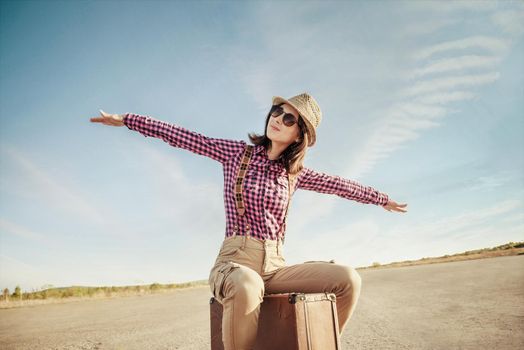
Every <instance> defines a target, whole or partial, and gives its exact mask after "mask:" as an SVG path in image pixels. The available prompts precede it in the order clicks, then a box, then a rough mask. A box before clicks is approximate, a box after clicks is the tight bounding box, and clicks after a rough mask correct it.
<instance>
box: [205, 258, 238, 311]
mask: <svg viewBox="0 0 524 350" xmlns="http://www.w3.org/2000/svg"><path fill="white" fill-rule="evenodd" d="M239 267H240V264H238V263H236V262H234V261H228V262H224V263H221V264H220V265H219V267H216V268H215V269H214V271H212V272H211V276H210V278H209V282H210V287H211V291H212V293H213V296H214V297H215V299H216V300H217V301H218V302H219V303H221V304H222V300H223V299H224V298H225V295H224V291H223V289H224V282H225V280H226V278H227V277H228V276H229V275H230V274H231V272H233V271H234V270H235V269H238V268H239Z"/></svg>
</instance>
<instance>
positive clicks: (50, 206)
mask: <svg viewBox="0 0 524 350" xmlns="http://www.w3.org/2000/svg"><path fill="white" fill-rule="evenodd" d="M1 150H2V158H3V162H4V164H7V166H8V167H9V168H10V169H11V170H12V174H16V175H10V177H9V178H7V176H8V175H7V173H3V174H2V176H1V183H2V187H3V190H4V191H7V192H9V193H11V194H13V195H14V196H16V197H19V198H20V199H22V198H23V199H24V200H31V201H32V202H33V204H35V205H40V206H42V208H44V209H43V210H46V211H49V213H50V215H51V212H54V213H60V214H62V215H63V216H64V217H66V216H67V217H68V218H71V217H76V218H78V220H79V221H80V222H88V223H90V224H93V223H94V224H95V225H96V226H98V227H99V228H100V232H105V233H107V234H111V235H117V236H119V235H126V236H129V235H131V234H132V232H133V229H132V228H130V227H126V224H125V222H124V221H123V220H118V219H117V218H115V215H114V214H113V215H107V213H108V212H109V211H110V208H107V205H106V204H104V203H98V202H95V201H94V200H93V199H92V198H88V197H89V196H88V195H87V194H86V193H84V192H83V191H82V190H81V189H79V188H78V187H77V186H76V185H75V182H74V181H73V180H72V178H70V177H67V174H64V173H59V172H54V173H53V172H52V171H51V170H48V169H46V168H44V166H43V165H39V164H38V163H37V162H36V161H34V160H33V159H31V156H30V155H28V154H24V153H23V152H21V151H19V150H16V149H15V148H13V147H11V146H9V145H5V144H4V145H2V147H1ZM55 165H57V164H55ZM57 166H58V165H57ZM58 167H59V166H58ZM55 215H57V214H55ZM3 226H4V227H5V228H6V229H9V230H10V231H11V232H15V233H17V234H19V235H25V237H26V238H29V237H32V238H33V239H38V237H39V236H40V234H37V233H34V231H33V230H32V229H29V228H22V227H20V226H17V225H16V224H14V223H12V222H9V221H4V222H3ZM53 234H57V232H56V231H54V232H53Z"/></svg>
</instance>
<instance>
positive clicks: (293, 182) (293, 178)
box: [280, 173, 297, 244]
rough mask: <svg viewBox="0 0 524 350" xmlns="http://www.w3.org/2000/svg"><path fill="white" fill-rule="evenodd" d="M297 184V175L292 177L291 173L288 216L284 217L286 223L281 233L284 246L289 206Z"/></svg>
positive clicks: (288, 181) (288, 180)
mask: <svg viewBox="0 0 524 350" xmlns="http://www.w3.org/2000/svg"><path fill="white" fill-rule="evenodd" d="M296 182H297V175H296V174H294V175H290V174H289V173H287V183H288V186H287V187H288V192H289V199H288V201H287V206H286V215H285V216H284V223H283V224H282V230H281V231H280V232H281V234H280V237H281V238H282V244H284V241H285V239H286V237H285V233H286V225H287V223H286V221H287V214H288V212H289V206H290V204H291V198H292V196H291V195H292V194H293V190H294V188H295V185H296Z"/></svg>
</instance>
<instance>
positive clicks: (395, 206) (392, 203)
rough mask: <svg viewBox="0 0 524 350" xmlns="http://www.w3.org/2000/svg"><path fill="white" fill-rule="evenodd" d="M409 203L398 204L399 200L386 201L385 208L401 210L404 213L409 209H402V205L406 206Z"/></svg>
mask: <svg viewBox="0 0 524 350" xmlns="http://www.w3.org/2000/svg"><path fill="white" fill-rule="evenodd" d="M406 205H407V204H398V203H397V202H395V201H388V202H387V203H386V205H384V206H383V207H384V209H386V210H387V211H392V210H393V211H401V212H403V213H405V212H407V210H404V209H401V208H400V207H403V208H404V207H406Z"/></svg>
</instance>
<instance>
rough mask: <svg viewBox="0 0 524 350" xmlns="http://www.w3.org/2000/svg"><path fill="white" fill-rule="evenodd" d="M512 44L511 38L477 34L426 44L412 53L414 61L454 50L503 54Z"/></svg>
mask: <svg viewBox="0 0 524 350" xmlns="http://www.w3.org/2000/svg"><path fill="white" fill-rule="evenodd" d="M510 46H511V40H508V39H505V38H497V37H490V36H482V35H475V36H470V37H467V38H461V39H456V40H447V41H444V42H441V43H438V44H433V45H429V46H426V47H424V48H421V49H418V50H415V51H414V52H413V53H412V54H411V55H409V56H410V57H411V59H413V60H414V61H420V60H424V59H427V58H429V57H431V56H433V55H436V54H443V53H448V52H450V51H451V52H453V51H459V52H461V51H462V50H470V49H483V50H485V51H488V52H491V53H492V54H495V55H499V56H502V55H504V54H505V53H506V52H507V50H508V49H509V48H510Z"/></svg>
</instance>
